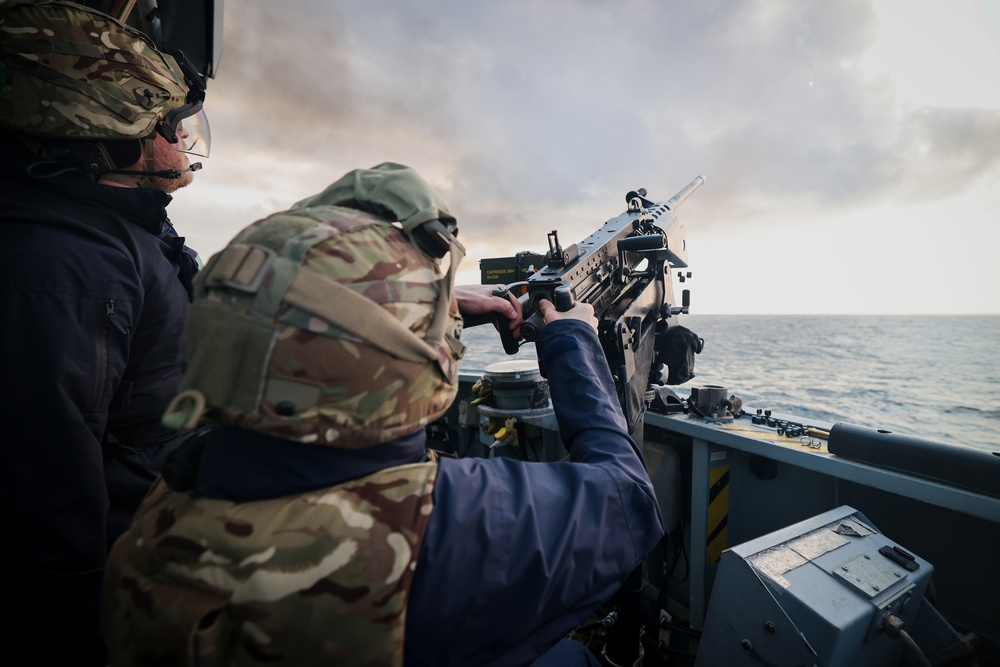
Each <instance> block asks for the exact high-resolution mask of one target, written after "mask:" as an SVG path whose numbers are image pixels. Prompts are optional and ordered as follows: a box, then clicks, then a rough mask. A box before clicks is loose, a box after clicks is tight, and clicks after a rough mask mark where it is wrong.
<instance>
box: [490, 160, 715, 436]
mask: <svg viewBox="0 0 1000 667" xmlns="http://www.w3.org/2000/svg"><path fill="white" fill-rule="evenodd" d="M704 183H705V177H704V176H698V177H697V178H695V179H694V180H693V181H691V183H689V184H688V185H687V186H686V187H685V188H684V189H682V190H681V191H680V192H678V193H677V194H676V195H674V196H673V197H671V198H670V199H669V200H667V201H665V202H662V203H655V202H653V201H651V200H649V199H647V198H646V190H644V189H641V188H640V189H638V190H633V191H631V192H629V193H628V194H627V195H625V201H626V202H627V203H628V209H627V210H626V211H625V212H624V213H622V214H621V215H619V216H617V217H615V218H611V219H610V220H608V221H607V222H605V223H604V225H603V226H602V227H601V228H600V229H598V230H597V231H595V232H594V233H593V234H591V235H590V236H588V237H587V238H586V239H584V240H583V241H581V242H580V243H578V244H574V245H571V246H569V247H568V248H563V247H562V246H561V245H560V243H559V234H558V232H556V231H552V232H550V233H549V235H548V244H549V250H548V252H547V253H546V255H545V266H544V267H542V268H541V269H540V270H539V271H536V272H535V273H533V274H532V275H530V276H529V277H528V278H527V280H524V281H520V282H515V283H511V284H508V285H506V286H503V287H498V288H497V289H496V290H495V291H494V295H496V296H503V297H506V296H507V294H508V293H509V292H510V291H511V290H515V293H517V292H518V291H523V294H521V296H520V297H518V298H519V300H520V301H521V304H522V307H523V312H524V323H523V324H522V325H521V335H522V337H523V338H524V339H525V340H526V341H529V342H533V341H534V340H536V339H537V338H538V334H539V332H540V331H541V328H542V327H543V326H545V323H544V321H543V319H542V316H541V311H540V310H539V308H538V302H539V300H541V299H547V300H549V301H551V302H552V303H553V304H555V306H556V308H557V309H559V310H561V311H564V310H568V309H570V308H572V307H573V305H574V303H575V302H576V301H583V302H585V303H589V304H590V305H591V306H593V308H594V315H595V316H596V317H597V320H598V322H599V324H598V336H599V338H600V341H601V346H602V348H603V349H604V354H605V356H606V357H607V360H608V365H609V367H610V369H611V374H612V377H614V379H615V386H616V389H617V391H618V398H619V400H620V402H621V404H622V409H623V411H624V413H625V418H626V421H627V422H628V425H629V431H630V433H632V434H633V435H635V433H636V427H637V426H639V425H641V417H642V412H643V409H644V404H645V403H646V402H647V398H648V396H647V387H648V386H649V385H650V384H652V385H662V384H664V377H663V366H664V364H666V365H667V366H668V368H669V369H670V371H669V374H668V377H667V378H666V384H681V383H682V382H685V381H687V380H688V379H690V378H691V377H693V376H694V374H693V373H692V372H691V367H692V366H693V355H692V354H691V352H694V353H700V352H701V348H702V346H703V344H704V341H703V340H702V339H700V338H698V337H697V336H695V335H694V334H693V333H691V332H690V331H688V330H687V329H684V328H683V327H680V326H678V325H677V316H678V315H680V314H683V313H687V312H688V307H689V306H690V291H689V290H687V289H685V290H683V291H682V293H681V295H682V296H681V303H680V305H677V303H676V301H675V300H674V291H673V281H672V280H671V276H670V271H671V270H672V269H683V268H687V265H688V264H687V247H686V241H685V236H684V226H683V225H682V224H681V222H680V220H679V219H678V218H677V216H676V215H675V214H674V211H675V209H676V208H677V207H678V206H680V205H681V204H682V203H683V202H684V201H685V200H686V199H687V198H688V197H689V196H691V194H692V193H693V192H694V191H695V190H697V189H698V188H699V187H701V186H702V185H703V184H704ZM690 275H691V274H690V272H687V273H685V272H679V279H680V281H681V282H683V281H684V280H685V279H686V278H688V277H690ZM508 323H509V322H501V323H500V326H499V330H500V337H501V340H502V341H503V346H504V350H505V351H506V352H507V354H516V353H517V351H518V349H519V347H520V346H519V344H518V342H517V340H515V339H514V336H513V334H512V333H511V332H510V330H509V329H508V327H507V325H508ZM640 441H641V440H640Z"/></svg>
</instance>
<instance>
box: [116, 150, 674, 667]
mask: <svg viewBox="0 0 1000 667" xmlns="http://www.w3.org/2000/svg"><path fill="white" fill-rule="evenodd" d="M456 233H457V230H456V228H455V225H454V219H453V218H452V217H451V215H450V214H449V213H448V212H447V208H446V207H444V205H443V204H442V203H441V201H440V198H439V197H438V196H437V195H436V194H435V193H434V192H433V190H431V189H430V188H429V187H428V186H426V184H424V183H423V181H422V180H421V179H420V178H419V176H417V175H416V174H415V173H414V172H413V171H412V170H410V169H407V168H405V167H401V166H399V165H393V164H384V165H380V166H379V167H376V168H374V169H370V170H358V171H355V172H352V173H350V174H348V175H347V176H345V177H344V178H343V179H341V180H339V181H337V182H336V183H334V184H333V185H331V186H330V187H329V188H327V189H326V190H325V191H324V192H322V193H320V194H319V195H317V196H315V197H312V198H310V199H307V200H305V201H303V202H300V203H299V204H298V205H296V206H295V207H293V208H292V209H290V210H288V211H283V212H281V213H277V214H275V215H272V216H270V217H268V218H266V219H264V220H261V221H259V222H257V223H254V224H253V225H251V226H250V227H248V228H247V229H245V230H244V231H243V232H241V233H240V234H238V235H237V236H236V238H235V239H233V241H232V242H231V243H230V244H229V245H228V247H227V248H226V249H224V250H223V251H222V252H221V253H219V254H218V255H216V256H215V257H213V258H212V260H211V261H210V262H209V263H208V265H207V267H206V269H205V270H204V271H203V272H202V273H201V274H199V277H198V279H197V281H196V298H195V303H194V307H193V310H192V315H191V318H190V321H189V329H188V340H189V345H190V367H189V369H188V372H187V374H186V375H185V378H184V381H183V385H182V390H181V391H180V392H179V394H178V396H177V397H176V399H175V400H174V401H173V403H172V404H171V407H170V408H169V410H168V411H167V414H166V415H165V417H164V421H165V422H166V423H169V424H171V425H173V426H175V427H178V428H182V429H192V428H197V427H198V425H199V424H205V423H208V424H213V425H215V427H214V428H213V429H212V430H211V431H210V432H208V433H207V434H204V435H202V436H200V437H198V438H197V439H195V440H193V441H191V442H190V443H188V444H187V445H185V447H184V448H183V449H182V450H181V451H180V452H178V453H176V454H175V455H174V456H173V457H172V459H171V462H170V464H169V465H168V466H167V468H166V469H165V470H164V474H163V478H162V479H161V481H159V482H157V484H156V485H155V486H154V488H153V489H152V491H151V492H150V495H149V496H148V497H147V498H146V500H145V502H144V503H143V506H142V507H141V508H140V510H139V511H138V512H137V514H136V519H135V522H134V523H133V525H132V527H131V529H130V530H129V531H128V532H127V533H126V534H125V535H124V536H123V537H122V538H121V539H120V540H119V541H118V542H117V543H116V545H115V547H114V550H113V551H112V554H111V557H110V561H109V566H108V572H107V577H106V579H105V582H104V589H103V604H104V628H105V632H106V635H107V637H108V641H109V645H110V646H111V657H112V664H113V665H119V664H120V665H154V664H169V665H194V664H199V665H202V664H204V665H266V664H296V665H298V664H302V665H314V664H331V665H344V666H351V665H404V664H405V665H417V666H419V665H435V666H437V665H489V664H495V665H527V664H530V663H532V662H533V661H535V660H536V659H542V660H548V659H551V660H553V661H555V660H558V662H549V663H547V664H561V665H569V664H591V665H593V664H596V661H595V659H594V658H593V656H591V655H590V654H589V653H588V652H587V650H586V649H585V648H584V647H583V645H582V644H578V643H575V642H560V641H559V640H560V638H561V637H562V636H563V635H565V634H566V633H567V631H569V630H570V629H572V628H573V627H574V626H576V625H578V624H579V623H580V622H581V621H582V620H583V619H584V618H585V617H586V616H587V615H588V614H590V613H592V612H593V611H594V609H595V608H596V607H597V606H598V605H599V604H600V603H601V602H602V601H604V600H605V599H606V598H607V597H608V596H610V594H611V593H613V592H614V591H615V590H617V589H618V588H619V587H620V586H621V584H622V582H623V581H624V579H625V577H626V575H627V574H628V573H629V572H630V571H631V570H632V569H633V568H635V567H636V565H637V564H638V563H639V562H640V561H641V560H642V558H644V556H645V555H646V553H647V552H648V551H649V550H650V549H652V547H653V546H654V545H655V544H656V543H657V541H658V540H659V539H660V537H661V536H662V529H661V527H660V518H659V511H658V508H657V504H656V500H655V497H654V495H653V490H652V486H651V484H650V482H649V478H648V476H647V475H646V472H645V470H644V467H643V465H642V462H641V459H640V457H639V454H638V453H637V450H636V447H635V445H634V443H632V441H631V440H630V439H629V437H628V434H627V429H626V426H625V422H624V418H623V417H622V414H621V410H620V407H619V405H618V400H617V397H616V395H615V391H614V384H613V382H612V380H611V377H610V373H609V370H608V366H607V361H606V360H605V359H604V354H603V352H602V351H601V347H600V344H599V342H598V340H597V336H596V321H595V320H594V317H593V309H592V308H591V307H590V306H589V305H586V304H580V305H577V306H576V307H575V308H573V309H572V310H570V311H567V312H565V313H559V312H556V310H555V308H554V307H553V306H552V304H550V303H548V302H543V305H542V308H543V312H544V313H545V319H546V322H547V323H548V326H546V327H545V328H544V329H543V332H542V334H541V335H540V337H539V338H538V341H537V343H536V345H537V350H538V353H539V358H540V362H541V363H542V365H543V367H544V368H545V370H546V372H547V374H548V377H549V380H550V382H551V384H552V397H553V404H554V407H555V410H556V414H557V417H558V419H559V421H560V429H561V433H562V436H563V438H564V441H565V442H566V443H567V445H569V446H570V451H571V454H570V461H569V462H566V463H560V464H541V463H527V462H524V461H519V460H513V459H491V460H485V459H475V460H473V459H461V460H458V459H447V458H441V459H438V458H437V457H435V456H430V455H429V454H428V451H427V450H426V446H425V434H424V428H423V427H424V426H425V425H427V424H428V423H429V422H431V421H432V420H434V419H435V418H437V417H438V416H440V415H441V414H442V413H443V412H444V411H445V409H446V408H447V407H448V405H449V403H451V401H452V399H453V398H454V396H455V391H456V388H457V384H456V382H457V376H456V372H457V362H458V360H459V358H460V357H461V355H462V351H463V346H462V343H461V333H462V320H461V319H460V317H459V312H458V310H457V309H456V304H455V299H454V297H453V287H452V283H453V276H454V273H455V270H456V268H457V265H458V262H459V260H460V259H461V254H462V251H461V247H460V246H459V244H458V242H457V240H456V239H455V234H456ZM445 252H447V253H448V255H449V256H448V257H447V261H448V263H449V269H448V270H447V271H444V270H443V268H442V265H441V261H442V260H440V259H439V257H441V256H442V255H444V253H445ZM553 652H555V653H553ZM574 661H576V662H574Z"/></svg>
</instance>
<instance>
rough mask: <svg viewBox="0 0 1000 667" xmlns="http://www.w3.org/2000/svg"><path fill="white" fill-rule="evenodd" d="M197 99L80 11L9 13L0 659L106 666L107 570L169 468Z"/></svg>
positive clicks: (1, 301)
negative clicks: (185, 206) (182, 190)
mask: <svg viewBox="0 0 1000 667" xmlns="http://www.w3.org/2000/svg"><path fill="white" fill-rule="evenodd" d="M203 99H204V84H203V81H202V80H201V78H200V76H199V75H198V74H197V73H196V72H194V71H193V70H192V68H191V67H190V66H189V65H188V64H187V63H186V61H185V59H184V58H183V57H182V56H181V55H180V54H176V56H174V55H169V54H166V53H161V52H160V51H159V50H157V49H156V48H155V46H154V45H153V43H152V42H151V41H150V39H149V38H147V37H146V36H145V35H144V34H142V33H141V32H138V31H136V30H134V29H132V28H129V27H127V26H126V25H124V24H122V23H121V22H119V21H118V20H116V19H115V18H112V17H111V16H107V15H105V14H102V13H99V12H97V11H94V10H92V9H89V8H87V7H84V6H81V5H77V4H72V3H68V2H39V1H34V2H24V1H21V0H4V1H3V2H0V290H2V295H0V318H2V320H3V322H4V326H3V327H0V360H2V361H0V368H2V371H3V372H2V373H0V401H2V404H3V406H4V416H5V418H4V425H3V427H4V434H3V438H2V443H3V444H2V446H0V471H2V472H0V475H2V478H0V507H2V509H0V512H2V519H0V522H2V524H3V526H4V529H3V531H2V537H0V540H2V543H0V565H2V567H0V571H2V575H0V576H2V577H3V588H4V592H5V596H4V601H5V602H6V604H7V606H8V607H9V609H10V610H12V612H13V613H12V614H8V620H7V621H5V622H4V623H3V624H2V625H0V627H2V628H3V631H2V633H3V634H2V636H3V639H4V640H5V641H4V643H5V645H7V646H8V647H11V649H12V650H14V649H16V648H20V649H21V650H20V651H19V652H20V653H22V654H28V655H30V656H31V658H30V660H31V661H32V662H37V663H39V664H66V665H69V664H72V665H104V664H106V661H107V658H106V653H105V649H104V647H103V642H102V640H101V638H100V632H99V611H98V600H99V589H100V581H101V576H102V571H103V567H104V563H105V560H106V557H107V551H108V548H109V547H110V545H111V544H112V543H113V542H114V540H115V539H116V538H117V537H118V535H120V534H121V532H123V531H124V530H125V528H126V527H127V526H128V523H129V521H130V520H131V517H132V514H133V513H134V511H135V508H136V507H137V506H138V504H139V502H140V501H141V500H142V498H143V496H144V495H145V493H146V491H147V490H148V489H149V486H150V485H151V484H152V482H153V480H154V479H155V477H156V475H157V474H158V471H159V468H160V465H161V464H162V462H163V460H164V459H165V457H166V455H167V453H168V452H170V451H172V450H173V449H174V448H176V447H177V446H178V445H179V444H180V443H181V442H182V441H183V440H184V439H185V438H186V437H187V436H184V435H181V434H178V433H177V432H176V431H173V430H171V429H168V428H167V427H165V426H163V425H162V424H161V423H160V417H161V416H162V413H163V410H164V408H165V407H166V405H167V403H168V402H169V401H170V399H171V398H172V397H173V396H174V395H175V394H176V393H177V389H178V385H179V382H180V378H181V374H182V370H183V367H184V348H183V340H182V337H183V331H184V325H185V322H186V318H187V310H188V306H189V299H190V297H189V291H190V289H191V288H192V284H191V280H192V278H193V275H194V273H195V271H196V270H197V259H196V256H195V255H194V253H193V252H192V251H190V250H189V249H187V248H186V247H185V245H184V239H183V238H180V237H178V235H177V233H176V231H175V230H174V228H173V226H172V225H171V223H170V220H169V219H168V217H167V212H166V205H167V203H168V202H169V201H170V195H168V194H167V192H170V191H173V190H176V189H177V188H178V187H180V186H182V185H185V184H186V183H187V182H189V181H190V179H191V169H192V168H193V167H192V166H189V165H188V157H187V154H186V153H185V152H182V151H193V152H195V153H198V154H202V155H204V154H207V148H208V131H207V130H208V127H207V124H206V123H205V122H204V117H203V115H202V114H201V110H202V102H203Z"/></svg>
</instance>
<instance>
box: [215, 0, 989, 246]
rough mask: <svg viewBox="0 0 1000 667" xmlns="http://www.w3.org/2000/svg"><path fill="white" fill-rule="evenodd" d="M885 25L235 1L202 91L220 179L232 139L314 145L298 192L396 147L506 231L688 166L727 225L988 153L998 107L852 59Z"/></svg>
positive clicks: (608, 9)
mask: <svg viewBox="0 0 1000 667" xmlns="http://www.w3.org/2000/svg"><path fill="white" fill-rule="evenodd" d="M878 31H879V25H878V17H877V15H876V14H875V12H874V11H873V8H872V4H871V2H868V1H862V0H853V1H844V2H835V3H832V2H800V1H798V0H795V1H793V0H787V1H784V2H776V1H773V0H758V1H756V2H728V1H722V0H715V1H706V2H682V1H680V0H673V1H656V0H629V1H626V2H614V3H612V2H601V1H598V0H593V1H590V2H582V1H571V0H557V1H555V2H546V3H539V2H529V1H528V0H521V1H512V2H497V3H469V2H459V1H457V0H455V1H449V0H428V1H427V2H422V3H405V2H389V1H387V0H374V1H369V2H365V3H329V2H324V1H321V0H289V1H286V2H280V3H277V2H269V1H266V0H243V1H242V2H232V3H228V4H227V5H226V16H225V43H224V53H223V58H222V63H221V67H220V70H219V74H218V77H217V79H216V80H215V81H213V82H212V83H211V85H210V88H209V100H208V104H209V111H210V113H211V115H212V121H213V129H215V128H216V127H218V128H219V133H220V136H219V147H218V150H219V151H226V152H227V153H228V155H227V156H226V157H222V158H220V164H224V165H225V167H224V168H225V169H226V171H227V173H230V174H232V175H233V178H239V179H241V180H243V181H247V180H252V179H254V178H255V176H254V171H253V169H252V168H251V167H249V166H248V162H247V161H245V160H240V159H237V158H235V157H233V155H232V154H234V153H236V154H240V158H242V154H243V152H244V151H254V152H257V153H260V154H268V155H270V156H272V157H271V159H272V160H273V162H274V163H275V164H280V163H284V162H298V163H309V164H314V165H315V167H316V171H317V172H323V173H316V174H315V176H314V177H311V179H310V182H309V183H303V191H302V193H301V195H303V196H304V195H305V194H308V193H310V192H311V191H313V190H316V189H318V188H320V187H322V186H323V185H324V184H325V183H326V182H328V181H329V180H332V178H335V177H336V176H338V175H339V174H340V173H342V172H343V171H345V170H347V169H350V168H353V167H358V166H371V165H372V164H375V163H377V162H381V161H384V160H395V161H400V162H406V163H408V164H412V165H413V166H415V167H417V168H418V169H420V170H421V171H427V172H429V176H430V177H431V180H433V181H434V182H435V183H436V184H438V185H439V186H440V187H441V188H442V189H443V190H445V194H446V196H447V197H448V200H449V201H450V202H451V203H452V208H453V209H455V210H456V211H457V212H459V213H460V214H461V216H462V219H463V221H466V222H467V223H468V224H469V225H470V227H469V229H472V230H481V231H473V232H470V233H469V234H470V235H471V239H472V240H473V241H475V240H481V239H482V238H483V237H479V236H477V234H483V235H484V236H485V235H486V234H488V233H492V234H494V235H495V234H503V235H505V236H506V237H507V238H510V239H513V241H512V243H514V245H517V244H516V240H517V239H524V238H527V237H528V236H529V235H534V236H538V235H539V231H538V230H539V229H542V230H546V229H547V228H549V227H550V226H553V225H555V224H565V225H569V226H570V232H569V234H568V235H569V236H572V235H574V234H575V235H580V234H584V233H587V231H588V228H589V227H592V226H593V225H594V224H596V223H598V222H600V221H602V220H603V219H605V218H607V217H610V216H612V215H616V214H617V213H619V212H620V210H621V209H622V208H623V207H624V201H623V199H622V195H624V193H625V191H627V190H628V189H631V188H634V187H638V186H644V187H646V188H648V189H649V190H650V192H651V194H653V195H654V197H655V198H658V199H666V198H667V197H669V196H670V195H672V194H673V193H674V192H675V191H676V190H678V189H680V188H681V187H682V186H684V185H685V184H686V183H688V182H689V181H690V180H691V179H692V178H693V177H694V176H695V175H696V174H699V173H705V174H707V175H708V178H709V187H707V188H705V191H704V192H702V193H699V194H698V195H696V196H695V197H694V198H692V199H691V200H690V201H689V203H687V204H685V208H686V209H688V210H690V212H691V213H692V214H696V215H697V216H698V220H699V223H698V224H699V225H703V226H706V227H711V226H717V227H724V226H725V225H728V224H739V223H741V222H742V221H743V220H745V219H746V218H747V217H748V216H751V217H753V216H759V217H766V215H767V213H768V210H777V209H780V208H782V207H784V206H787V205H788V204H789V203H790V202H794V203H795V205H796V206H804V205H815V206H818V207H819V206H822V207H824V208H825V209H827V210H835V209H838V208H840V209H843V210H851V209H854V208H858V207H862V206H867V205H871V204H873V203H880V202H888V201H893V200H897V199H912V198H914V197H924V198H933V197H935V196H939V195H941V194H943V193H953V192H955V191H956V190H958V189H961V188H962V187H963V186H964V184H967V183H969V182H971V181H973V180H975V179H976V178H977V177H981V176H982V174H984V173H986V172H987V171H989V170H991V169H995V168H996V165H997V160H998V156H1000V150H998V148H1000V146H998V145H997V144H998V141H1000V139H998V137H1000V112H998V111H997V110H987V109H954V108H925V109H916V110H904V109H902V108H901V107H900V105H899V104H897V103H896V100H895V98H894V94H893V90H892V88H891V86H889V85H888V84H887V82H886V81H884V80H878V79H875V78H873V77H871V76H870V75H868V74H865V72H864V71H863V70H861V69H860V68H859V67H857V62H858V59H859V58H860V57H861V56H862V55H863V54H864V53H865V52H866V51H867V50H868V49H869V48H870V47H871V45H872V44H873V42H874V40H875V39H876V37H877V35H878ZM223 161H224V162H223ZM682 217H684V216H683V214H682ZM541 235H542V239H541V240H542V241H543V240H544V231H543V232H542V233H541ZM467 238H469V236H467ZM533 245H536V246H537V245H538V244H537V243H535V244H533Z"/></svg>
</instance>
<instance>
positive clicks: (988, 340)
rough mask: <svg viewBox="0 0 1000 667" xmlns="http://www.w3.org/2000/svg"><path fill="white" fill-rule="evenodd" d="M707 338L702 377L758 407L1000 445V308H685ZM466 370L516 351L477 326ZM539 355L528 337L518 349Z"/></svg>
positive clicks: (698, 380)
mask: <svg viewBox="0 0 1000 667" xmlns="http://www.w3.org/2000/svg"><path fill="white" fill-rule="evenodd" d="M680 323H681V324H682V325H683V326H686V327H687V328H689V329H691V330H692V331H694V332H695V333H697V334H698V335H699V336H701V337H702V338H704V339H705V348H704V350H703V351H702V353H701V354H700V355H697V356H696V357H695V375H696V376H695V378H694V379H692V380H690V381H688V382H687V383H685V384H683V385H680V386H676V387H673V389H674V390H675V391H676V392H677V393H678V394H679V395H681V396H682V397H687V395H688V394H689V393H690V389H691V387H700V386H705V385H721V386H723V387H726V389H727V390H728V392H729V393H731V394H738V395H740V396H741V397H742V398H743V404H744V409H745V410H747V412H751V413H752V412H754V411H755V410H756V409H757V408H761V409H768V410H772V411H774V412H779V413H785V414H790V415H795V416H798V417H801V418H802V420H803V421H808V420H816V421H817V422H830V423H836V422H850V423H852V424H859V425H861V426H867V427H870V428H878V429H885V430H889V431H893V432H895V433H905V434H909V435H916V436H920V437H923V438H928V439H930V440H936V441H939V442H946V443H951V444H956V445H965V446H970V447H977V448H980V449H987V450H991V451H1000V315H964V316H954V315H933V316H930V315H928V316H913V315H698V314H692V315H686V316H682V317H681V318H680ZM463 340H464V341H465V343H466V345H467V346H468V347H469V349H468V351H467V352H466V356H465V358H464V359H463V360H462V364H461V370H462V371H463V372H468V373H472V372H476V371H481V370H482V369H484V368H485V367H486V366H487V365H489V364H491V363H494V362H497V361H503V360H505V359H510V358H512V357H508V356H507V355H506V354H504V352H503V348H502V346H501V345H500V339H499V336H498V335H497V333H496V332H495V331H494V330H493V329H492V328H491V327H485V326H484V327H477V328H474V329H469V330H467V331H466V333H465V334H464V335H463ZM522 357H526V358H534V357H535V350H534V346H533V345H530V344H528V345H525V346H523V347H522V349H521V351H520V352H518V357H517V358H522Z"/></svg>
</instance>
